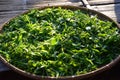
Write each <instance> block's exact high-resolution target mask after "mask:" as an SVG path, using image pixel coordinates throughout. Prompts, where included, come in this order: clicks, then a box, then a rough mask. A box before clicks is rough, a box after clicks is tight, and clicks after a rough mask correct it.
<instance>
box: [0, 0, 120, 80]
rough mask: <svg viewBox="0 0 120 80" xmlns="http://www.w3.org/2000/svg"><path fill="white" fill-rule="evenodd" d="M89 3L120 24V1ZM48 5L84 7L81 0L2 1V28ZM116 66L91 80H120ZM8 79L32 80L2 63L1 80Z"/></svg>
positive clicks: (89, 0)
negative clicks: (12, 19)
mask: <svg viewBox="0 0 120 80" xmlns="http://www.w3.org/2000/svg"><path fill="white" fill-rule="evenodd" d="M88 3H89V5H90V6H91V9H94V10H97V11H99V12H101V13H103V14H105V15H107V16H109V17H111V18H112V19H114V20H115V21H117V22H119V23H120V0H88ZM47 5H74V6H82V2H81V0H0V26H2V24H3V23H4V22H6V21H8V20H9V19H10V18H12V17H14V16H16V15H19V14H21V13H23V12H24V11H26V10H28V9H31V8H38V7H40V6H47ZM0 28H1V27H0ZM116 66H117V67H116ZM116 66H115V67H114V68H112V69H111V70H110V71H108V72H106V73H103V74H100V75H98V76H97V77H96V78H94V79H93V78H92V79H91V80H120V64H118V65H116ZM113 74H114V75H113ZM6 76H7V77H6ZM14 76H16V77H14ZM10 77H11V78H10ZM8 78H9V80H30V79H27V78H25V77H23V76H21V75H19V74H16V73H15V72H13V71H11V70H9V69H8V68H7V67H6V66H5V65H4V64H2V63H1V62H0V80H8ZM18 78H19V79H18ZM100 78H101V79H100Z"/></svg>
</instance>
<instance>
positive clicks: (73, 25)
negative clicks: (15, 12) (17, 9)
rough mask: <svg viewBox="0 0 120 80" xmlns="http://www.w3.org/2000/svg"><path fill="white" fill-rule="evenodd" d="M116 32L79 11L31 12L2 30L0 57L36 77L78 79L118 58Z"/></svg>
mask: <svg viewBox="0 0 120 80" xmlns="http://www.w3.org/2000/svg"><path fill="white" fill-rule="evenodd" d="M117 30H118V29H117V28H116V26H113V23H112V22H109V21H103V20H100V19H98V18H97V16H93V15H91V16H90V15H89V14H87V12H83V11H80V10H75V11H72V10H69V9H68V10H67V9H62V8H47V9H44V10H37V9H34V10H31V11H29V13H27V14H23V15H20V16H18V17H16V18H14V19H13V20H11V21H10V22H9V23H8V24H6V25H5V26H4V28H3V31H2V34H0V54H1V55H2V56H3V57H4V58H5V59H6V60H7V61H8V62H10V63H11V64H13V65H14V66H16V67H18V68H20V69H22V70H25V71H27V72H30V73H33V74H36V75H41V76H52V77H59V76H70V75H80V74H84V73H87V72H90V71H92V70H96V69H97V68H99V67H101V66H103V65H105V64H107V63H109V62H110V61H112V60H113V59H115V58H116V56H118V55H119V54H120V53H119V52H120V47H119V46H120V35H119V34H118V33H117Z"/></svg>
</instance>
